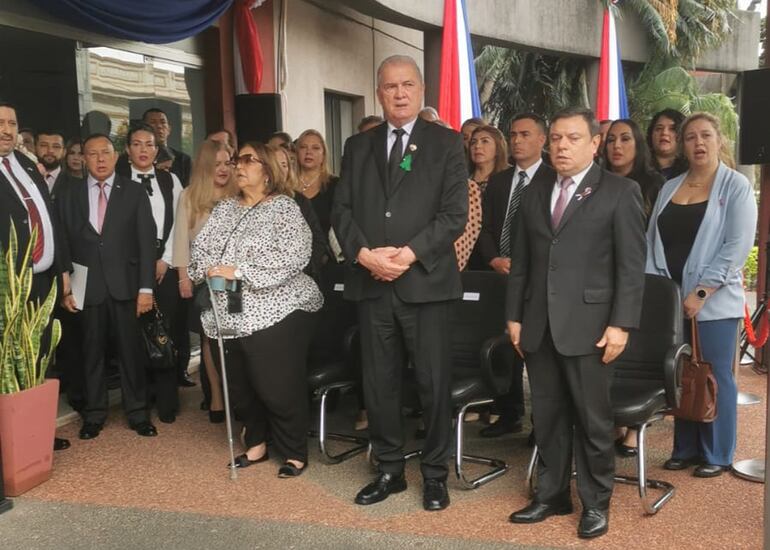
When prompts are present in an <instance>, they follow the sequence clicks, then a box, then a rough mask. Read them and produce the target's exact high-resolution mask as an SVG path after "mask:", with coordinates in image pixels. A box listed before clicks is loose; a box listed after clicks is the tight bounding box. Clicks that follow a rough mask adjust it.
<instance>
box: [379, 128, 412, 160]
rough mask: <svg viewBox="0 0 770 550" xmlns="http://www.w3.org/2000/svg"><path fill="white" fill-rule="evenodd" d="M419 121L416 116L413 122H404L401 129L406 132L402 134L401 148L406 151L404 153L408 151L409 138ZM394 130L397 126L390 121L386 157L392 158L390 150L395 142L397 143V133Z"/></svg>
mask: <svg viewBox="0 0 770 550" xmlns="http://www.w3.org/2000/svg"><path fill="white" fill-rule="evenodd" d="M416 123H417V119H416V118H415V119H414V120H413V121H411V122H407V123H406V124H404V125H403V126H402V127H401V129H402V130H403V131H404V132H405V134H404V135H403V136H401V148H402V150H403V151H404V154H406V153H407V150H406V144H407V143H409V138H410V137H411V135H412V130H414V125H415V124H416ZM393 130H396V127H395V126H393V124H391V123H390V122H388V140H387V141H386V143H387V148H386V149H385V158H388V159H389V158H390V150H391V149H393V144H394V143H396V134H394V133H393Z"/></svg>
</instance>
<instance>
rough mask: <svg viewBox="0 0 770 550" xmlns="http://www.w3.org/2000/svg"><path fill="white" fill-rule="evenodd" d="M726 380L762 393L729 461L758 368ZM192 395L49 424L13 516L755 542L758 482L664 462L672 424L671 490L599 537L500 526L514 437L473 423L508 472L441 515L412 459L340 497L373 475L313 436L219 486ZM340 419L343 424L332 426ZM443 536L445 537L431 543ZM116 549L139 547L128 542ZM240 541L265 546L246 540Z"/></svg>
mask: <svg viewBox="0 0 770 550" xmlns="http://www.w3.org/2000/svg"><path fill="white" fill-rule="evenodd" d="M739 381H740V386H741V389H743V390H745V391H750V392H753V393H757V394H760V395H761V396H762V399H763V401H762V404H760V405H753V406H745V407H740V409H739V434H738V439H739V444H738V453H737V457H736V458H738V459H741V458H750V457H762V456H764V431H765V406H766V405H765V396H766V383H767V377H765V376H759V375H757V374H755V373H753V372H752V371H751V369H750V368H746V367H742V368H741V369H740V378H739ZM199 392H200V390H199V388H191V389H187V390H185V391H184V392H183V402H184V410H183V413H182V414H181V416H180V417H179V419H178V420H177V422H176V423H175V424H173V425H164V424H158V429H159V431H160V435H159V437H157V438H149V439H146V438H140V437H138V436H136V435H135V434H134V433H133V432H132V431H130V430H128V428H127V427H126V425H125V421H124V419H123V417H122V414H121V412H120V410H119V409H113V411H112V414H111V417H110V421H109V423H108V425H107V426H106V428H105V430H104V431H103V432H102V435H101V436H100V437H99V438H97V439H95V440H93V441H80V440H78V439H77V430H78V426H77V424H69V425H66V426H64V427H62V428H60V429H59V431H58V435H59V436H61V437H69V438H70V439H71V440H72V443H73V444H72V448H71V449H69V450H67V451H64V452H60V453H57V454H56V458H55V470H54V474H53V478H52V479H51V480H50V481H48V482H47V483H45V484H43V485H42V486H40V487H38V488H36V489H34V490H32V491H30V492H29V493H27V494H26V495H25V496H24V497H22V498H20V499H17V503H18V507H19V508H20V510H22V511H23V509H24V508H25V506H27V505H28V506H30V507H33V506H35V505H40V506H50V505H56V504H59V505H61V506H62V507H63V509H64V508H66V507H69V506H78V507H83V506H85V507H86V508H85V509H90V510H94V511H98V510H102V511H103V514H102V515H101V516H99V517H103V518H107V519H104V520H103V522H101V523H99V529H100V532H102V534H105V535H106V534H109V533H112V534H113V535H115V536H118V534H119V533H125V529H126V526H125V525H123V524H121V522H120V520H118V519H115V518H118V517H120V514H116V513H115V512H114V511H115V510H120V509H125V510H126V517H127V518H128V517H129V516H130V517H133V516H132V515H131V514H136V513H142V512H145V514H144V517H145V518H148V519H145V520H144V521H149V522H150V524H149V525H148V528H150V527H152V525H151V524H152V522H153V521H154V520H153V519H152V518H153V517H155V516H154V515H153V514H151V513H150V514H147V513H146V512H157V513H158V514H157V521H158V522H161V521H162V522H164V523H163V525H169V528H170V529H173V528H174V525H175V523H174V522H175V521H176V522H178V523H177V524H176V525H178V527H179V528H180V529H184V528H185V527H184V526H185V525H187V524H186V523H185V520H184V518H185V517H186V518H190V517H195V518H201V517H204V518H205V517H208V518H211V519H212V521H213V520H217V521H220V520H221V521H225V520H227V522H228V525H229V526H230V527H229V528H234V527H233V526H237V525H242V526H243V528H244V529H247V528H251V527H249V526H252V527H253V526H254V525H255V523H254V522H261V523H260V524H271V525H272V524H280V525H282V526H288V528H290V527H291V526H295V527H296V529H297V530H298V532H302V531H303V530H307V529H311V528H312V529H316V528H318V531H317V532H318V533H326V535H319V536H321V537H324V536H328V537H330V538H329V539H328V540H327V539H323V538H321V539H318V544H316V545H312V544H310V542H309V541H310V540H312V539H305V538H301V537H300V538H297V539H296V541H295V542H294V544H292V545H291V546H293V547H296V548H305V547H313V546H315V547H319V548H320V547H323V548H327V547H337V548H358V547H361V546H362V544H361V543H362V541H363V540H368V539H367V537H374V538H373V539H372V540H374V539H376V540H377V541H378V543H377V544H374V543H372V545H371V547H372V548H375V547H376V548H387V547H400V546H402V547H412V546H414V547H422V548H433V547H435V548H441V547H451V548H454V547H456V546H455V544H456V543H457V541H458V540H459V541H462V540H463V539H465V540H467V541H468V543H469V544H470V543H471V542H472V543H473V544H472V546H473V547H474V548H481V547H483V546H484V544H485V543H488V544H489V545H490V546H489V547H490V548H492V547H494V548H499V547H500V545H501V544H506V543H508V544H511V545H514V546H515V547H532V548H535V547H537V548H573V547H584V546H585V547H590V548H595V549H615V548H627V549H635V548H645V549H650V550H652V549H666V550H669V549H687V548H694V549H706V548H708V549H723V548H724V549H731V550H732V549H739V548H747V549H757V548H760V547H761V540H762V493H763V488H764V486H763V485H761V484H755V483H750V482H747V481H744V480H742V479H739V478H737V477H735V476H734V475H731V474H726V475H723V476H721V477H720V478H716V479H713V480H702V479H696V478H694V477H692V476H691V475H690V472H688V471H683V472H668V471H665V470H663V469H662V468H661V465H662V463H663V462H664V461H665V459H666V458H667V457H668V453H669V450H670V442H671V433H672V422H671V421H665V422H663V423H660V424H659V425H656V426H654V427H652V428H651V429H650V431H649V443H650V453H649V457H648V463H649V464H650V469H649V475H650V477H653V478H659V479H664V480H668V481H670V482H672V483H673V484H674V485H675V486H676V488H677V493H676V495H675V496H674V498H673V499H672V500H671V501H670V502H669V503H668V504H667V505H666V506H665V507H664V508H663V510H662V511H661V512H660V513H659V514H658V515H656V516H654V517H646V516H644V515H643V513H642V510H641V508H640V506H639V502H638V497H637V494H636V491H635V489H634V488H633V487H629V486H618V487H617V488H616V491H615V496H614V499H613V502H612V509H611V530H610V532H609V533H608V534H607V535H606V536H604V537H602V538H600V539H597V540H594V541H591V542H583V541H580V540H579V539H577V537H576V536H575V530H576V526H577V519H578V516H577V514H575V515H571V516H565V517H558V518H552V519H549V520H548V521H546V522H544V523H542V524H539V525H533V526H521V525H512V524H510V523H508V522H507V517H508V515H509V514H510V512H511V511H513V510H514V509H517V508H519V507H521V506H523V505H524V504H525V503H526V501H527V498H526V493H525V490H524V469H525V466H526V462H527V458H528V455H529V449H528V448H527V447H526V444H525V442H526V433H524V434H520V435H517V436H507V437H504V438H501V439H499V440H495V441H491V442H490V441H487V440H483V439H481V438H478V437H477V436H476V433H477V431H478V429H479V427H480V426H479V425H478V424H470V425H469V427H468V432H469V434H470V435H471V442H470V444H469V446H468V451H469V452H473V453H478V454H487V455H491V456H496V457H500V458H504V459H506V460H507V461H508V462H509V464H510V466H511V468H510V470H509V472H508V473H507V475H505V476H504V477H503V478H501V479H499V480H497V481H494V482H492V483H491V484H489V485H486V486H484V487H482V488H480V489H478V490H475V491H464V490H462V489H460V488H459V487H458V485H457V484H456V483H451V484H450V491H451V498H452V505H451V506H450V507H449V508H448V509H447V510H446V511H444V512H440V513H427V512H424V511H422V509H421V505H420V503H421V484H420V477H419V469H418V465H417V464H416V463H410V464H409V465H408V467H407V477H408V482H409V484H410V485H409V488H408V490H407V491H406V492H404V493H401V494H399V495H394V496H393V497H391V498H389V499H388V500H387V501H385V502H383V503H381V504H378V505H375V506H370V507H360V506H356V505H354V504H353V502H352V500H353V496H354V495H355V493H356V491H357V490H358V489H359V488H360V487H361V486H362V485H364V484H365V483H366V482H367V481H368V480H369V479H370V477H371V475H372V473H371V469H370V467H369V465H368V463H367V462H366V459H365V458H364V456H363V455H361V456H358V457H356V458H353V459H352V460H350V461H348V462H345V463H343V464H340V465H334V466H329V465H325V464H323V463H322V462H321V461H320V460H319V458H318V455H317V453H316V452H315V447H314V446H315V442H314V441H311V445H312V449H313V451H312V453H311V464H310V467H309V468H308V470H307V472H306V473H305V474H304V475H303V476H301V477H300V478H297V479H291V480H283V479H278V478H277V477H276V475H275V474H276V470H277V467H278V465H279V464H278V462H277V461H276V460H271V461H270V462H267V463H264V464H261V465H257V466H254V467H251V468H249V469H246V470H242V471H241V472H240V475H239V478H238V479H237V480H236V481H231V480H230V479H229V477H228V470H227V469H226V468H225V465H226V463H227V461H228V453H227V444H226V432H225V428H224V425H221V424H220V425H212V424H209V423H208V421H207V418H206V416H205V413H204V412H202V411H200V410H199V409H198V403H199V401H200V394H199ZM343 405H344V404H343ZM342 408H345V407H344V406H343V407H342ZM341 421H342V419H341V418H339V417H338V418H337V419H336V422H337V423H340V422H341ZM349 423H350V422H349V421H348V420H345V421H344V424H345V426H343V427H347V424H349ZM618 470H619V471H622V472H631V471H632V470H633V462H632V461H630V460H618ZM576 504H577V503H576ZM107 511H110V512H109V513H108V512H107ZM14 513H15V512H11V513H10V514H5V517H3V516H0V531H2V525H3V522H4V521H5V522H8V521H11V522H12V521H13V519H12V517H13V514H14ZM94 514H95V516H94V517H97V516H98V514H96V512H94ZM174 514H176V515H174ZM46 517H47V516H46ZM51 517H52V518H53V519H52V520H51V521H50V522H48V523H44V524H42V525H41V524H40V522H38V525H37V529H38V531H36V533H37V535H39V536H44V535H46V534H50V533H47V532H46V529H50V530H51V532H56V530H61V529H65V530H66V529H69V526H68V525H67V524H66V522H67V521H68V520H67V519H66V518H68V517H70V516H68V515H67V514H62V515H60V516H57V515H56V514H52V515H51ZM57 517H60V518H61V519H60V521H59V523H61V524H57V520H56V518H57ZM78 517H79V516H78ZM109 518H113V519H109ZM174 518H177V519H174ZM127 521H128V520H127ZM238 522H242V523H241V524H239V523H238ZM41 530H42V531H41ZM289 532H290V530H289ZM314 532H316V531H314ZM332 533H333V534H332ZM373 534H376V537H375V536H374V535H373ZM120 536H125V535H122V534H121V535H120ZM389 537H390V538H389ZM0 540H1V537H0ZM40 540H43V539H40ZM213 540H216V537H214V539H213ZM223 540H224V539H223ZM282 540H283V539H282ZM389 540H390V543H388V541H389ZM442 540H444V541H446V545H444V544H440V542H441V541H442ZM331 541H338V542H339V544H338V545H337V544H336V543H335V544H331ZM406 541H412V542H413V543H414V544H407V543H406ZM322 543H323V544H322ZM418 543H419V544H418ZM41 544H42V543H41ZM137 544H138V543H137ZM193 546H194V547H201V546H195V545H193ZM3 547H4V546H3ZM44 547H46V546H44V545H41V546H37V548H44ZM105 547H106V546H105ZM116 547H119V545H118V546H116ZM125 547H127V548H128V547H132V548H143V547H144V546H142V545H141V544H139V545H136V544H135V545H128V544H127V545H126V546H125ZM170 547H171V548H173V547H174V545H171V546H170ZM180 547H181V546H180ZM236 547H237V546H236ZM243 547H255V548H256V547H259V548H263V547H270V546H262V545H258V544H256V543H255V544H254V545H253V546H248V545H246V546H243ZM30 548H36V546H34V545H32V546H30ZM228 548H232V546H228Z"/></svg>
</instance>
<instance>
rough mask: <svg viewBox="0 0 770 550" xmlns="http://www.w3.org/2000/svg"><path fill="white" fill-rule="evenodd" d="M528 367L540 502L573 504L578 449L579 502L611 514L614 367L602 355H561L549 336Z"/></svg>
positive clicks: (613, 463) (528, 355)
mask: <svg viewBox="0 0 770 550" xmlns="http://www.w3.org/2000/svg"><path fill="white" fill-rule="evenodd" d="M526 361H527V373H528V375H529V384H530V388H531V389H532V416H533V421H534V426H535V440H536V442H537V446H538V450H539V452H540V461H539V463H538V470H537V473H538V477H537V495H536V496H535V500H537V501H538V502H543V503H558V502H563V501H564V500H565V499H566V500H569V491H570V478H571V475H572V453H573V445H574V453H575V465H576V467H577V489H578V495H579V496H580V501H581V502H582V503H583V506H584V508H599V509H602V510H604V509H607V508H609V505H610V497H611V496H612V488H613V483H614V474H615V454H614V448H613V439H614V433H613V428H614V422H613V415H612V404H611V401H610V387H611V385H612V373H613V368H612V365H611V364H610V365H605V364H603V363H602V361H601V355H598V354H596V355H581V356H574V357H568V356H564V355H561V354H560V353H559V352H558V351H556V348H555V347H554V343H553V339H552V337H551V331H550V330H546V333H545V335H544V336H543V341H542V342H541V344H540V347H539V349H538V350H537V351H536V352H534V353H527V354H526Z"/></svg>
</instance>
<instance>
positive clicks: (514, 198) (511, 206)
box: [500, 170, 527, 258]
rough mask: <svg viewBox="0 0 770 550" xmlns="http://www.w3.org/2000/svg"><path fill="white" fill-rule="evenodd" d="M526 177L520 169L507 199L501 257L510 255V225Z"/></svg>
mask: <svg viewBox="0 0 770 550" xmlns="http://www.w3.org/2000/svg"><path fill="white" fill-rule="evenodd" d="M526 179H527V173H526V172H525V171H524V170H520V171H519V182H518V183H517V184H516V188H515V189H514V190H513V193H511V198H510V200H509V201H508V213H507V214H506V215H505V221H504V222H503V232H502V233H501V234H500V256H501V257H503V258H510V257H511V225H512V224H513V218H514V216H516V212H517V211H518V210H519V203H520V202H521V193H522V192H523V191H524V182H525V181H526Z"/></svg>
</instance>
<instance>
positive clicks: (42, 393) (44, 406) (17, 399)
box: [0, 380, 59, 497]
mask: <svg viewBox="0 0 770 550" xmlns="http://www.w3.org/2000/svg"><path fill="white" fill-rule="evenodd" d="M58 400H59V381H58V380H46V381H45V383H44V384H43V385H41V386H37V387H34V388H32V389H29V390H24V391H21V392H18V393H11V394H4V395H0V453H2V459H3V460H2V463H3V481H4V482H5V494H6V495H7V496H11V497H15V496H19V495H21V494H22V493H25V492H27V491H29V490H30V489H32V488H33V487H36V486H38V485H40V484H41V483H43V482H44V481H46V480H48V479H49V478H50V477H51V467H52V465H53V439H54V434H55V433H56V409H57V406H58Z"/></svg>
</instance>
